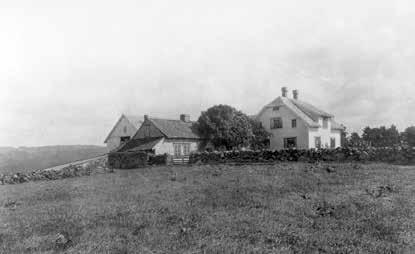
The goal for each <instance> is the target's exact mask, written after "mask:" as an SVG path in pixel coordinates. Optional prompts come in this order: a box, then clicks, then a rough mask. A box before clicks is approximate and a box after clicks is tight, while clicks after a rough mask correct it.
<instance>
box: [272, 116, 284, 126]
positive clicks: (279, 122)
mask: <svg viewBox="0 0 415 254" xmlns="http://www.w3.org/2000/svg"><path fill="white" fill-rule="evenodd" d="M280 128H282V119H281V117H277V118H272V119H271V129H280Z"/></svg>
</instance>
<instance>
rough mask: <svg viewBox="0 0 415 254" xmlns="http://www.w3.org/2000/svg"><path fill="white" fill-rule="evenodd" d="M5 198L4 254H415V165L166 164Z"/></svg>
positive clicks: (28, 187) (0, 200)
mask: <svg viewBox="0 0 415 254" xmlns="http://www.w3.org/2000/svg"><path fill="white" fill-rule="evenodd" d="M0 194H1V195H0V253H56V252H65V253H415V167H399V166H391V165H385V164H368V165H362V164H305V163H283V164H277V165H242V166H229V165H216V166H209V165H206V166H204V165H202V166H192V167H187V166H181V167H180V166H177V167H167V166H163V167H150V168H144V169H135V170H124V171H116V172H115V173H112V174H97V175H92V176H87V177H80V178H70V179H64V180H57V181H49V182H30V183H25V184H19V185H4V186H0ZM62 238H63V239H64V240H62Z"/></svg>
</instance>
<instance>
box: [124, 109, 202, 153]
mask: <svg viewBox="0 0 415 254" xmlns="http://www.w3.org/2000/svg"><path fill="white" fill-rule="evenodd" d="M193 124H194V123H193V122H191V121H190V117H189V115H186V114H182V115H180V119H179V120H171V119H159V118H150V117H149V116H147V115H145V116H144V122H143V124H142V125H141V127H140V128H139V129H138V130H137V132H136V133H135V134H134V136H133V137H132V138H131V140H130V141H129V142H127V143H126V144H124V145H123V146H121V147H120V149H118V152H126V151H145V152H149V153H153V154H156V155H158V154H165V153H167V154H169V155H171V156H172V157H173V160H188V158H189V155H190V153H191V152H193V151H197V150H198V149H199V146H200V142H201V138H200V137H199V136H198V135H197V134H196V133H195V132H194V130H193Z"/></svg>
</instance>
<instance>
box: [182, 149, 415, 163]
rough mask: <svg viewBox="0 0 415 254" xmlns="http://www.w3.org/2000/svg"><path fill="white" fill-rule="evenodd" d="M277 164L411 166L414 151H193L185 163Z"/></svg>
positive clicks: (414, 161) (414, 158)
mask: <svg viewBox="0 0 415 254" xmlns="http://www.w3.org/2000/svg"><path fill="white" fill-rule="evenodd" d="M278 161H305V162H317V161H336V162H346V161H361V162H365V161H373V162H387V163H397V164H415V149H414V148H411V147H384V148H365V149H359V148H350V147H348V148H336V149H289V150H275V151H272V150H260V151H250V150H249V151H226V152H197V153H192V154H191V155H190V159H189V163H192V164H193V163H208V164H214V163H243V162H245V163H246V162H247V163H252V162H278Z"/></svg>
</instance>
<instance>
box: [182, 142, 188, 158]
mask: <svg viewBox="0 0 415 254" xmlns="http://www.w3.org/2000/svg"><path fill="white" fill-rule="evenodd" d="M189 154H190V144H189V143H184V144H183V155H189Z"/></svg>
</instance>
